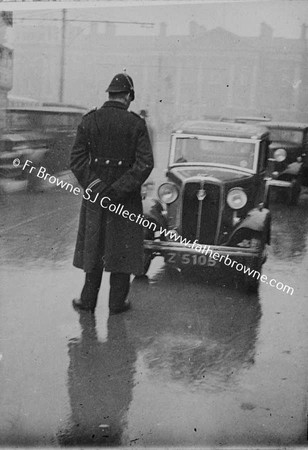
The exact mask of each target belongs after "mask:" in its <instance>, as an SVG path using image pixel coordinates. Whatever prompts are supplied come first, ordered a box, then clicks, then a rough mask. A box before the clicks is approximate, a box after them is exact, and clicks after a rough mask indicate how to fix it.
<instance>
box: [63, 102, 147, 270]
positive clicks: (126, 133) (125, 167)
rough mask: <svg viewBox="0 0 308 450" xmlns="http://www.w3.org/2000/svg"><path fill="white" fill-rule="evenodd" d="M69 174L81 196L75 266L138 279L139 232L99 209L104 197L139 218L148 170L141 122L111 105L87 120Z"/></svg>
mask: <svg viewBox="0 0 308 450" xmlns="http://www.w3.org/2000/svg"><path fill="white" fill-rule="evenodd" d="M71 169H72V172H73V173H74V175H75V176H76V178H77V180H78V181H79V183H80V185H81V186H82V187H83V189H84V190H85V191H84V195H83V200H82V205H81V211H80V219H79V229H78V236H77V242H76V248H75V254H74V262H73V264H74V266H76V267H79V268H81V269H83V270H84V271H85V272H91V271H92V270H93V269H95V268H97V267H104V268H105V270H106V271H109V272H123V273H133V274H136V275H138V274H141V273H142V271H143V233H144V228H143V227H142V225H140V224H138V223H136V221H131V220H129V219H128V218H123V217H122V216H121V215H118V214H115V213H113V212H110V211H109V210H108V209H104V208H103V207H102V206H101V203H100V199H101V198H102V197H104V196H107V197H108V198H110V201H109V203H112V204H116V205H117V204H120V205H124V207H125V209H126V210H128V211H129V212H131V213H134V214H136V217H137V216H138V214H142V200H141V193H140V190H141V185H142V183H143V182H144V181H145V180H146V179H147V177H148V176H149V174H150V173H151V171H152V169H153V154H152V148H151V144H150V140H149V135H148V131H147V128H146V124H145V121H144V120H143V119H142V118H141V117H139V116H138V115H136V114H135V113H132V112H129V111H127V108H126V106H125V105H124V104H122V103H120V102H118V101H110V100H109V101H107V102H106V103H104V105H103V106H102V107H101V108H100V109H98V110H95V111H91V112H90V113H88V114H86V115H85V116H84V117H83V119H82V122H81V124H80V125H79V126H78V129H77V136H76V140H75V143H74V145H73V148H72V152H71ZM89 194H91V198H89V197H90V195H89ZM97 194H99V197H97ZM96 197H97V198H96ZM95 198H96V201H94V200H95ZM107 202H108V201H107V200H106V201H104V202H103V203H104V205H107ZM132 217H133V216H132Z"/></svg>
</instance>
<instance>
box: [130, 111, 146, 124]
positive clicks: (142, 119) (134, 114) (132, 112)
mask: <svg viewBox="0 0 308 450" xmlns="http://www.w3.org/2000/svg"><path fill="white" fill-rule="evenodd" d="M129 112H130V113H131V114H133V116H135V117H138V119H139V120H141V121H142V122H145V120H144V118H143V117H141V116H139V114H137V113H136V112H135V111H129Z"/></svg>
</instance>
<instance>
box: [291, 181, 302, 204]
mask: <svg viewBox="0 0 308 450" xmlns="http://www.w3.org/2000/svg"><path fill="white" fill-rule="evenodd" d="M300 193H301V185H300V183H299V182H298V181H297V180H293V181H292V185H291V189H290V198H289V202H288V203H289V205H290V206H296V205H297V204H298V199H299V196H300Z"/></svg>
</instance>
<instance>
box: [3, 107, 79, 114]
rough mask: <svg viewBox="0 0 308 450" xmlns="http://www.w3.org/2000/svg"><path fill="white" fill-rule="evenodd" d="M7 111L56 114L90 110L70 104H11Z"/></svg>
mask: <svg viewBox="0 0 308 450" xmlns="http://www.w3.org/2000/svg"><path fill="white" fill-rule="evenodd" d="M6 111H7V112H17V111H21V112H25V113H26V112H30V113H34V112H39V113H43V114H44V113H56V114H68V113H71V114H84V113H86V112H87V111H88V109H86V108H76V107H75V108H74V107H68V106H10V107H8V108H6Z"/></svg>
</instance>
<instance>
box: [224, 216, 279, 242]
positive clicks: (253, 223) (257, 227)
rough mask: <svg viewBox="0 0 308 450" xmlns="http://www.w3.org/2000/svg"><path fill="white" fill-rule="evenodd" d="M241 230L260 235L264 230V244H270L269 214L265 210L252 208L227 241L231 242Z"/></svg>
mask: <svg viewBox="0 0 308 450" xmlns="http://www.w3.org/2000/svg"><path fill="white" fill-rule="evenodd" d="M242 228H247V229H249V230H252V231H256V232H259V233H262V232H263V231H264V230H267V232H266V243H267V244H270V237H271V236H270V233H271V213H270V211H269V210H268V209H267V208H262V209H258V208H254V209H252V210H251V211H249V213H248V214H247V217H245V219H244V220H243V221H242V222H241V223H240V224H239V225H238V226H237V227H236V229H235V230H234V231H233V233H232V234H231V236H230V238H229V241H231V240H232V239H233V238H234V236H235V235H236V233H237V232H238V231H239V230H241V229H242Z"/></svg>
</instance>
